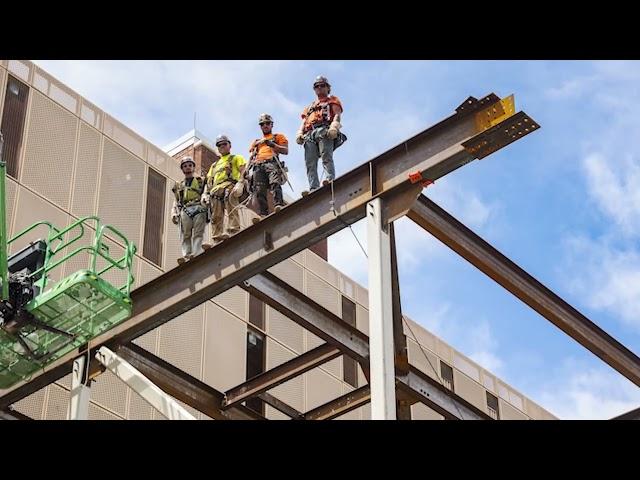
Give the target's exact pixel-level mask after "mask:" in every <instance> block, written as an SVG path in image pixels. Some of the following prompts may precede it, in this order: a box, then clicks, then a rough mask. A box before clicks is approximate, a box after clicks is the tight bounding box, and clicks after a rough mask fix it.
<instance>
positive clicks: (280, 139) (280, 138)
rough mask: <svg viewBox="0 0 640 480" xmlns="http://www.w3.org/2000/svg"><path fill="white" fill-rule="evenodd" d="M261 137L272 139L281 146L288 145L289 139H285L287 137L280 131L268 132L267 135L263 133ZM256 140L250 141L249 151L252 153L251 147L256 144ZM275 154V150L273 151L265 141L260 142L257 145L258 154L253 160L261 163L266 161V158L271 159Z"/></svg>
mask: <svg viewBox="0 0 640 480" xmlns="http://www.w3.org/2000/svg"><path fill="white" fill-rule="evenodd" d="M262 138H265V139H267V140H272V141H273V142H275V143H276V144H277V145H280V146H281V147H287V146H289V141H288V140H287V137H285V136H284V135H283V134H281V133H276V134H273V133H270V134H269V135H263V136H262ZM256 141H257V140H254V141H253V142H251V145H250V146H249V152H251V153H252V154H253V147H254V145H255V144H256ZM275 155H276V152H274V151H273V148H271V147H270V146H269V145H267V144H266V143H261V144H260V146H258V155H257V156H256V158H255V160H254V162H256V163H263V162H266V161H267V160H271V159H272V158H273V157H274V156H275Z"/></svg>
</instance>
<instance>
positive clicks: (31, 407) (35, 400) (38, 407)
mask: <svg viewBox="0 0 640 480" xmlns="http://www.w3.org/2000/svg"><path fill="white" fill-rule="evenodd" d="M48 388H49V387H44V388H41V389H40V390H38V391H37V392H35V393H32V394H31V395H29V396H28V397H26V398H23V399H22V400H20V401H19V402H16V403H14V404H13V408H15V409H16V410H17V411H18V412H20V413H23V414H25V415H26V416H28V417H30V418H33V419H34V420H42V418H43V414H44V401H45V397H46V394H47V390H48Z"/></svg>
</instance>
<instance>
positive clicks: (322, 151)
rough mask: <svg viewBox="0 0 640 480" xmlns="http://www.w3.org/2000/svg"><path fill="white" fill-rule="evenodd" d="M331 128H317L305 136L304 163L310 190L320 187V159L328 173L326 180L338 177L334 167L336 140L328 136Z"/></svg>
mask: <svg viewBox="0 0 640 480" xmlns="http://www.w3.org/2000/svg"><path fill="white" fill-rule="evenodd" d="M328 130H329V127H327V126H324V125H323V126H321V127H316V128H314V129H313V130H311V131H310V132H308V133H307V134H306V135H305V140H304V162H305V164H306V166H307V178H308V179H309V188H310V189H311V190H315V189H316V188H319V187H320V180H319V179H318V158H321V159H322V166H323V167H324V171H325V172H326V179H327V180H329V181H331V180H333V179H334V178H335V176H336V170H335V167H334V165H333V150H334V140H332V139H330V138H329V137H328V136H327V131H328Z"/></svg>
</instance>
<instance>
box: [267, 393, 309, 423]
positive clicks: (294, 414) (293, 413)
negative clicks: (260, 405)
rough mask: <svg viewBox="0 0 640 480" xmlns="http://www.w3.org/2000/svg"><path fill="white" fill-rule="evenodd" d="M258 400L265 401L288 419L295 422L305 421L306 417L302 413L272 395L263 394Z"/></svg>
mask: <svg viewBox="0 0 640 480" xmlns="http://www.w3.org/2000/svg"><path fill="white" fill-rule="evenodd" d="M258 398H259V399H260V400H262V401H264V402H265V403H268V404H269V405H271V406H272V407H273V408H275V409H276V410H278V411H280V412H282V413H284V414H285V415H287V416H288V417H290V418H292V419H293V420H303V419H304V416H303V415H302V412H299V411H298V410H296V409H295V408H293V407H292V406H291V405H289V404H287V403H285V402H283V401H282V400H280V399H279V398H277V397H274V396H273V395H271V394H270V393H268V392H262V393H261V394H260V395H258Z"/></svg>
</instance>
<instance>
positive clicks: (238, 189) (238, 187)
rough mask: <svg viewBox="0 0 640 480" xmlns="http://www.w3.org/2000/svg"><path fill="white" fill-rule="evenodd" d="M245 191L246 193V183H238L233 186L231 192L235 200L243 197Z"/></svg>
mask: <svg viewBox="0 0 640 480" xmlns="http://www.w3.org/2000/svg"><path fill="white" fill-rule="evenodd" d="M243 191H244V182H243V181H239V182H236V184H235V185H234V186H233V190H231V195H233V196H234V197H235V198H239V197H240V196H241V195H242V192H243Z"/></svg>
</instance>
